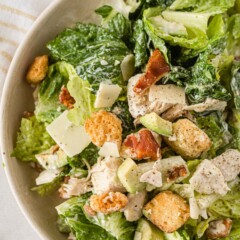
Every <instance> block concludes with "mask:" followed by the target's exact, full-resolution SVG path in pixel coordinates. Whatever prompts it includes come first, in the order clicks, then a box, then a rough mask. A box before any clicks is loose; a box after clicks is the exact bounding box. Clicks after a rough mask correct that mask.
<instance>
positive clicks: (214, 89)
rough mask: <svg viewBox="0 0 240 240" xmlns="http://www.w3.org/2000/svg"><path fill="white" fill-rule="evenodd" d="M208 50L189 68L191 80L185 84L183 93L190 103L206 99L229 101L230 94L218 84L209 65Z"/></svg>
mask: <svg viewBox="0 0 240 240" xmlns="http://www.w3.org/2000/svg"><path fill="white" fill-rule="evenodd" d="M209 51H210V52H211V50H210V49H209V50H208V51H206V52H204V53H201V54H200V55H199V57H198V59H197V62H196V63H195V64H194V66H193V67H191V78H190V79H188V80H187V82H185V84H186V87H185V92H186V94H187V96H188V98H189V100H190V101H191V102H192V103H199V102H203V101H205V100H206V98H214V99H219V100H223V101H228V100H230V99H231V94H230V93H229V92H228V91H227V90H226V89H225V88H224V87H223V86H222V85H221V84H220V82H219V80H218V78H217V74H216V68H215V67H214V65H212V64H211V63H209Z"/></svg>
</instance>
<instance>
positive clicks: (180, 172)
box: [167, 165, 187, 182]
mask: <svg viewBox="0 0 240 240" xmlns="http://www.w3.org/2000/svg"><path fill="white" fill-rule="evenodd" d="M186 175H187V170H186V168H185V166H183V165H182V166H179V167H174V168H173V169H172V170H171V171H170V170H168V172H167V182H171V181H174V180H176V179H178V178H179V177H184V176H186Z"/></svg>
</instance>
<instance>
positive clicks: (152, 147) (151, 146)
mask: <svg viewBox="0 0 240 240" xmlns="http://www.w3.org/2000/svg"><path fill="white" fill-rule="evenodd" d="M121 155H122V156H123V157H130V158H133V159H135V160H141V159H151V160H157V159H158V158H159V157H160V146H159V144H158V143H157V141H156V140H155V138H154V136H153V134H152V133H151V132H150V131H149V130H147V129H142V130H140V131H139V132H137V133H135V134H130V135H128V136H127V138H126V139H125V140H124V142H123V145H122V149H121Z"/></svg>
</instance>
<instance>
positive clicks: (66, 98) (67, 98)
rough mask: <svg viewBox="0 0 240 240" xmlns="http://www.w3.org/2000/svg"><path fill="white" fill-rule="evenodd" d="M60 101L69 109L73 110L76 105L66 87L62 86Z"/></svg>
mask: <svg viewBox="0 0 240 240" xmlns="http://www.w3.org/2000/svg"><path fill="white" fill-rule="evenodd" d="M59 101H60V103H62V104H63V105H64V106H66V107H67V108H68V109H71V108H73V105H74V103H75V100H74V98H73V97H72V96H71V95H70V93H69V91H68V90H67V88H66V87H65V86H62V88H61V92H60V94H59Z"/></svg>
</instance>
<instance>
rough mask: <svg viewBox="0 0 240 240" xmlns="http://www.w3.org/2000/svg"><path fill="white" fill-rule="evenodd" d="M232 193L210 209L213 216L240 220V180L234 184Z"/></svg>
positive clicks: (216, 202)
mask: <svg viewBox="0 0 240 240" xmlns="http://www.w3.org/2000/svg"><path fill="white" fill-rule="evenodd" d="M232 185H233V186H232V187H231V191H229V192H228V193H227V194H226V195H225V196H223V197H220V199H218V200H217V201H215V202H214V203H213V204H212V205H211V206H210V207H209V211H210V212H211V213H212V214H213V215H217V216H221V217H229V218H236V219H238V218H240V201H239V199H240V184H239V179H238V180H237V181H236V182H234V183H233V184H232Z"/></svg>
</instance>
